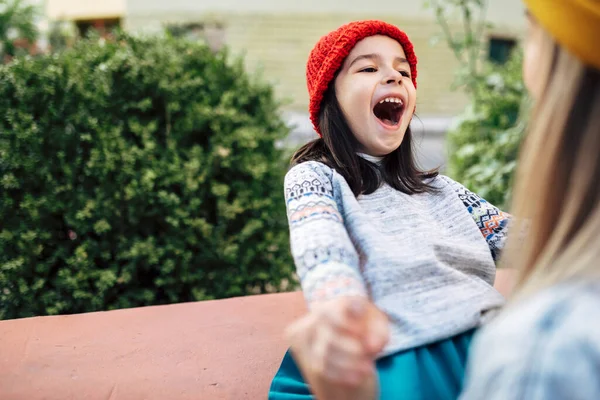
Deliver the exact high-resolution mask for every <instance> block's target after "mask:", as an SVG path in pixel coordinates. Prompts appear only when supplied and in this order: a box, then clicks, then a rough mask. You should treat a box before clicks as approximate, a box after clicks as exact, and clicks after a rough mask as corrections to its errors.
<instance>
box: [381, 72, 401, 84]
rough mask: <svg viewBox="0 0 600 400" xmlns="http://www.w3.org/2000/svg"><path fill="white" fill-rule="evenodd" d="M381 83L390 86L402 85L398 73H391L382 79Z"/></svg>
mask: <svg viewBox="0 0 600 400" xmlns="http://www.w3.org/2000/svg"><path fill="white" fill-rule="evenodd" d="M382 83H383V84H385V85H390V84H393V83H397V84H400V83H402V74H401V73H400V72H398V71H392V72H390V73H389V74H387V75H386V76H385V77H384V79H383V82H382Z"/></svg>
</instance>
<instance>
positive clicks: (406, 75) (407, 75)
mask: <svg viewBox="0 0 600 400" xmlns="http://www.w3.org/2000/svg"><path fill="white" fill-rule="evenodd" d="M398 72H400V73H401V74H402V76H405V77H407V78H410V74H409V73H408V72H406V71H398Z"/></svg>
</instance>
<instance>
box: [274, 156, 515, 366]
mask: <svg viewBox="0 0 600 400" xmlns="http://www.w3.org/2000/svg"><path fill="white" fill-rule="evenodd" d="M431 184H432V185H433V186H434V187H436V188H438V189H439V190H438V192H437V193H423V194H414V195H407V194H405V193H402V192H400V191H397V190H395V189H393V188H391V187H390V186H388V185H383V186H382V187H380V188H379V189H377V190H376V191H375V192H374V193H372V194H369V195H360V196H358V198H356V197H355V196H354V194H353V193H352V191H351V190H350V187H349V186H348V184H347V182H346V181H345V179H344V178H343V177H342V176H340V175H338V174H337V173H336V171H335V170H333V169H331V168H329V167H327V166H325V165H324V164H321V163H318V162H312V161H311V162H305V163H302V164H299V165H296V166H295V167H293V168H292V169H291V170H290V171H289V172H288V174H287V175H286V179H285V200H286V206H287V215H288V221H289V226H290V242H291V250H292V255H293V257H294V261H295V264H296V268H297V272H298V276H299V277H300V281H301V284H302V289H303V292H304V296H305V298H306V300H307V302H308V304H309V306H310V305H311V304H312V303H314V302H317V301H321V300H326V299H331V298H334V297H337V296H345V295H359V296H368V297H369V298H370V299H371V300H372V301H373V302H374V303H375V304H376V305H377V306H378V307H379V308H380V309H381V310H383V311H384V312H385V313H387V315H388V316H389V318H390V321H391V332H392V335H391V340H390V342H389V344H388V345H387V347H386V348H385V349H384V351H383V352H382V354H380V356H385V355H388V354H391V353H394V352H397V351H401V350H405V349H409V348H413V347H417V346H420V345H424V344H428V343H432V342H435V341H437V340H441V339H445V338H449V337H452V336H454V335H457V334H460V333H462V332H465V331H467V330H469V329H471V328H474V327H477V326H479V325H480V324H481V323H482V321H483V318H484V314H485V313H486V311H488V310H492V309H495V308H498V307H500V306H501V305H502V304H503V302H504V299H503V297H502V296H501V295H500V294H499V293H498V292H497V291H496V290H495V289H494V288H493V283H494V277H495V264H494V259H495V257H497V255H498V253H499V251H500V250H501V249H502V245H503V243H504V239H505V236H506V226H507V222H508V220H509V215H508V214H506V213H503V212H502V211H500V210H498V209H497V208H496V207H494V206H493V205H491V204H489V203H488V202H486V201H485V200H483V199H481V198H480V197H479V196H477V195H475V194H474V193H471V192H470V191H468V190H467V189H466V188H465V187H464V186H462V185H460V184H458V183H457V182H455V181H453V180H451V179H450V178H447V177H444V176H438V177H436V178H434V179H433V180H432V181H431Z"/></svg>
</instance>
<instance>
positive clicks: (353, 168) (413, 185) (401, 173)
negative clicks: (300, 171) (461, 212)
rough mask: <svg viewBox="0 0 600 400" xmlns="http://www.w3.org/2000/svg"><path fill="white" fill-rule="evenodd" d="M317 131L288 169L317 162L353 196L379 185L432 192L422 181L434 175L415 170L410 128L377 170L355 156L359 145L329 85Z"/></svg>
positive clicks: (416, 168)
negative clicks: (336, 175) (342, 181)
mask: <svg viewBox="0 0 600 400" xmlns="http://www.w3.org/2000/svg"><path fill="white" fill-rule="evenodd" d="M319 127H320V130H321V133H322V134H323V137H322V138H319V139H315V140H313V141H311V142H309V143H307V144H305V145H304V146H302V147H301V148H300V149H298V151H296V153H295V154H294V155H293V156H292V160H291V163H292V165H296V164H300V163H302V162H306V161H319V162H321V163H323V164H325V165H327V166H329V167H331V168H333V169H335V170H336V172H337V173H339V174H340V175H342V176H343V177H344V179H345V180H346V182H348V185H349V186H350V189H352V192H353V193H354V195H355V196H358V195H360V194H370V193H373V192H374V191H375V190H377V189H378V188H379V187H380V186H381V185H382V184H383V183H387V184H388V185H390V186H391V187H393V188H394V189H396V190H399V191H401V192H403V193H407V194H415V193H424V192H434V191H435V188H434V187H433V186H431V185H430V184H429V183H428V182H426V180H428V179H431V178H434V177H436V176H437V175H438V171H437V170H432V171H421V170H420V169H419V168H418V167H417V165H416V162H415V159H414V154H413V153H414V151H413V148H412V134H411V130H410V127H408V128H407V130H406V133H405V134H404V139H403V140H402V144H401V145H400V147H398V148H397V149H396V150H394V151H393V152H391V153H390V154H388V155H386V156H385V157H384V158H383V162H382V164H381V166H378V165H376V164H374V163H372V162H369V161H367V160H365V159H364V158H362V157H360V156H359V155H357V154H356V152H357V151H358V150H359V142H358V140H356V138H355V137H354V134H353V133H352V130H351V129H350V126H349V125H348V122H347V121H346V117H345V116H344V113H343V112H342V109H341V107H340V105H339V102H338V100H337V97H336V95H335V89H334V85H333V84H332V85H330V86H329V88H328V89H327V91H326V92H325V96H324V98H323V104H322V105H321V112H320V114H319Z"/></svg>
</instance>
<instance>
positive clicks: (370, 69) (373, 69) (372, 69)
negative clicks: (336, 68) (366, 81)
mask: <svg viewBox="0 0 600 400" xmlns="http://www.w3.org/2000/svg"><path fill="white" fill-rule="evenodd" d="M360 72H377V69H375V68H373V67H368V68H363V69H361V70H360Z"/></svg>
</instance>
